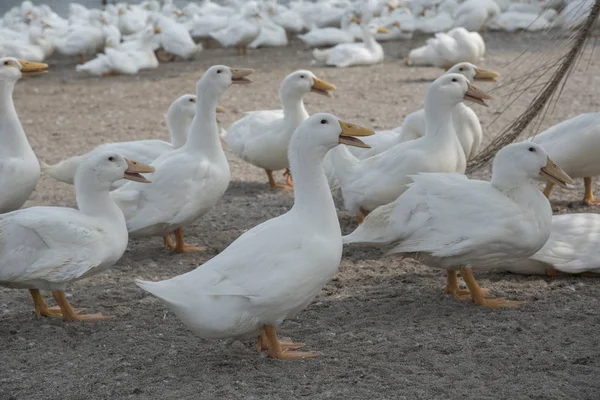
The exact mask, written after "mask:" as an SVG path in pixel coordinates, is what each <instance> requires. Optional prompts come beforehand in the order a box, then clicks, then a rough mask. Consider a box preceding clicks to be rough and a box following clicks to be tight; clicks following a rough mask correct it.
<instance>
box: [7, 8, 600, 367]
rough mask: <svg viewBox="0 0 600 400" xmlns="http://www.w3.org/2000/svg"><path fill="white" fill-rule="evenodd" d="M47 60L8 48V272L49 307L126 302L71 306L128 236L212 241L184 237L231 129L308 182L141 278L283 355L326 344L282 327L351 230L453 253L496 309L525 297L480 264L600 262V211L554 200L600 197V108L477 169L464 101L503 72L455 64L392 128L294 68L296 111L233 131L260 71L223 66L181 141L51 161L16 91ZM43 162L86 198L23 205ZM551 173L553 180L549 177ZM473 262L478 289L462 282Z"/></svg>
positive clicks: (585, 267) (191, 103) (173, 301)
mask: <svg viewBox="0 0 600 400" xmlns="http://www.w3.org/2000/svg"><path fill="white" fill-rule="evenodd" d="M205 4H206V3H205ZM371 26H372V25H371ZM366 32H368V30H366V31H365V33H366ZM328 57H329V56H328ZM46 71H47V65H46V64H43V63H38V62H28V61H22V60H20V59H16V58H12V57H4V58H0V96H1V101H0V140H1V141H2V147H1V148H0V187H1V188H2V191H1V192H0V213H2V214H0V285H2V286H5V287H10V288H16V289H28V290H29V291H30V293H31V297H32V299H33V303H34V307H35V313H36V314H37V315H38V316H44V317H58V318H62V319H64V320H65V321H97V320H103V319H106V318H110V317H108V316H105V315H102V314H85V313H83V309H80V308H73V307H72V306H71V304H70V303H69V301H68V300H67V298H66V296H65V294H64V290H65V288H66V287H67V286H68V285H69V284H70V283H71V282H74V281H76V280H80V279H83V278H86V277H89V276H91V275H94V274H97V273H100V272H102V271H104V270H106V269H107V268H110V267H111V266H113V265H114V264H115V263H117V261H118V260H119V259H120V258H121V257H122V255H123V253H124V252H125V250H126V247H127V244H128V238H129V237H146V236H158V237H162V238H163V244H164V246H165V247H166V248H170V249H172V250H173V251H174V252H177V253H183V252H191V251H198V250H201V247H198V246H194V245H191V244H188V243H186V242H185V240H184V232H183V229H184V228H185V227H187V226H189V225H191V224H193V223H194V222H195V221H197V220H198V219H199V218H201V217H202V216H203V215H204V214H206V213H207V212H209V211H210V210H211V209H212V208H213V207H214V206H215V205H216V204H217V203H218V202H219V200H220V199H221V198H222V197H223V195H224V193H225V191H226V190H227V187H228V185H229V182H230V179H231V173H230V169H229V164H228V161H227V158H226V156H225V153H224V150H223V145H224V144H226V145H227V146H228V147H229V149H230V150H231V151H232V152H233V153H234V154H235V155H236V156H238V157H240V158H241V159H243V160H245V161H247V162H249V163H251V164H253V165H255V166H257V167H259V168H261V169H264V170H265V172H266V174H267V177H268V181H269V184H270V186H271V187H272V188H280V189H293V191H294V197H295V201H294V206H293V207H292V208H291V210H289V211H288V212H287V213H285V214H283V215H281V216H279V217H276V218H273V219H271V220H269V221H266V222H264V223H262V224H260V225H258V226H256V227H254V228H253V229H251V230H249V231H247V232H246V233H244V234H243V235H241V236H240V237H239V238H237V239H236V240H234V241H233V242H232V243H231V244H230V245H229V246H228V247H227V248H226V249H224V250H223V251H222V252H221V253H219V255H217V256H215V257H214V258H212V259H211V260H209V261H208V262H206V263H204V264H203V265H200V266H199V267H197V268H196V269H195V270H193V271H191V272H189V273H186V274H183V275H180V276H176V277H174V278H172V279H169V280H165V281H161V282H149V281H140V280H138V281H136V284H137V285H138V286H139V287H141V288H142V289H144V290H145V291H147V292H149V293H151V294H152V295H154V296H156V297H158V298H159V299H161V300H162V301H163V302H164V303H165V305H166V306H167V307H168V308H169V309H170V310H171V311H172V312H174V313H175V314H176V315H177V316H178V317H179V318H180V319H181V320H182V321H183V322H184V323H185V324H186V325H187V326H188V327H189V328H190V329H191V330H193V331H194V332H195V333H196V334H197V335H199V336H200V337H203V338H213V339H215V338H227V337H248V336H252V335H254V336H255V337H256V338H257V341H258V348H259V350H260V351H266V352H267V355H268V356H269V357H272V358H278V359H295V358H306V357H315V356H316V353H312V352H302V351H298V350H299V348H300V347H301V345H300V344H297V343H294V342H292V341H289V340H279V339H278V337H277V326H278V325H280V324H281V323H282V321H284V320H285V319H287V318H291V317H293V316H294V315H296V314H298V313H299V312H301V311H302V310H303V309H304V308H306V307H307V306H308V305H309V304H310V303H311V302H312V300H313V299H314V298H315V296H316V295H317V294H318V293H319V291H320V290H321V289H322V287H323V286H324V285H325V284H326V283H327V282H328V281H329V280H330V279H331V278H332V277H333V276H334V274H335V273H336V272H337V269H338V266H339V264H340V261H341V257H342V246H343V244H352V243H356V244H366V245H371V246H377V247H380V248H383V249H387V250H388V253H400V254H402V255H403V256H407V257H413V258H415V259H416V260H418V261H419V262H421V263H422V264H424V265H426V266H429V267H434V268H439V269H445V270H446V271H447V281H446V287H445V292H446V293H448V294H450V295H452V296H453V297H454V298H456V299H458V300H472V301H473V302H474V303H475V304H478V305H481V306H485V307H490V308H498V307H514V306H517V305H519V304H520V302H517V301H509V300H505V299H502V298H493V297H492V296H491V295H490V294H489V291H487V290H486V289H482V288H480V287H479V285H478V284H477V281H476V280H475V278H474V275H473V269H504V270H511V271H513V272H517V273H526V274H531V273H534V274H548V275H554V274H560V273H582V272H600V262H599V261H598V260H600V257H598V256H600V250H599V249H600V246H599V244H600V236H599V235H600V216H599V215H597V214H566V215H558V216H553V215H552V208H551V205H550V202H549V201H548V199H547V197H548V196H549V195H550V191H551V189H552V186H553V185H555V184H556V185H559V186H562V187H568V186H569V185H570V184H572V183H573V182H572V178H580V177H582V178H584V182H585V196H584V202H585V203H587V204H597V201H596V200H595V199H594V196H593V192H592V177H594V176H597V175H600V159H599V158H598V157H597V149H598V148H600V113H593V114H583V115H580V116H577V117H575V118H572V119H570V120H568V121H564V122H562V123H560V124H558V125H556V126H554V127H552V128H550V129H548V130H547V131H545V132H543V133H542V134H540V135H537V136H535V137H534V138H532V139H530V140H527V141H523V142H520V143H514V144H511V145H508V146H506V147H505V148H503V149H502V150H500V151H499V152H498V154H497V155H496V158H495V159H494V163H493V170H492V178H491V181H489V182H487V181H480V180H474V179H469V178H467V177H466V176H465V175H464V172H465V168H466V163H467V160H469V159H471V158H473V157H474V156H475V155H477V154H478V152H479V149H480V146H481V141H482V128H481V125H480V122H479V119H478V117H477V115H476V113H475V112H474V110H473V109H471V108H470V107H469V106H467V104H465V102H471V103H474V104H478V105H480V106H487V103H486V100H489V99H491V96H489V95H488V94H487V93H486V92H485V91H483V90H482V89H479V88H477V87H476V86H474V82H475V81H481V82H486V81H495V80H496V78H498V77H499V74H498V73H497V72H494V71H491V70H486V69H483V68H479V67H477V66H476V65H474V64H472V63H469V62H460V63H458V64H456V65H453V66H452V67H450V68H449V69H448V70H447V71H446V72H445V73H444V74H442V75H441V76H440V77H439V78H438V79H436V80H435V81H434V82H433V83H431V85H430V86H429V88H428V89H427V92H426V94H425V99H424V108H423V109H422V110H419V111H416V112H414V113H413V114H410V115H409V116H408V117H407V118H406V119H405V121H404V122H403V124H402V125H401V126H400V127H398V128H396V129H394V130H391V131H382V132H373V131H372V130H370V129H367V128H363V127H359V126H357V125H354V124H351V123H347V122H344V121H341V120H339V119H338V118H337V117H336V116H334V115H331V114H324V113H319V114H315V115H312V116H309V114H308V113H307V111H306V109H305V107H304V103H303V97H304V96H305V95H307V94H309V93H315V94H319V95H325V96H328V95H330V94H331V92H332V91H334V90H336V87H335V86H334V85H333V84H332V83H330V82H326V81H324V80H322V79H319V78H318V77H317V76H315V74H313V73H312V72H311V71H308V70H299V71H295V72H292V73H291V74H289V75H288V76H287V77H286V78H285V79H284V80H283V81H282V83H281V87H280V91H279V94H280V100H281V105H282V109H281V110H268V111H267V110H258V111H253V112H250V113H248V114H247V115H246V116H245V117H244V118H242V119H240V120H238V121H237V122H235V123H234V124H232V125H231V126H230V127H229V129H228V130H227V131H223V132H221V131H220V128H219V126H218V121H217V112H218V111H219V106H218V103H219V100H220V98H221V97H222V95H223V94H224V93H225V92H226V91H227V89H228V88H229V87H230V86H232V85H234V84H249V83H251V80H250V79H249V78H248V77H249V75H251V74H252V73H253V72H254V71H253V70H250V69H240V68H231V67H228V66H224V65H215V66H213V67H211V68H209V69H208V70H207V71H206V72H205V73H204V74H203V76H202V77H201V78H200V79H199V80H198V82H197V84H196V88H195V95H191V94H187V95H184V96H181V97H180V98H178V99H176V100H175V101H174V102H173V103H172V105H171V106H170V107H169V109H168V112H167V126H168V128H169V133H170V135H171V142H170V143H169V142H164V141H160V140H141V141H134V142H118V143H106V144H103V145H101V146H99V147H98V148H96V149H94V150H93V151H91V152H89V153H87V154H83V155H75V156H73V157H71V158H69V159H66V160H63V161H62V162H60V163H58V164H56V165H46V164H44V163H43V162H42V163H41V166H40V162H39V161H38V159H37V157H36V155H35V154H34V152H33V150H32V148H31V146H30V145H29V142H28V140H27V137H26V135H25V132H24V131H23V128H22V125H21V123H20V121H19V117H18V115H17V112H16V110H15V107H14V104H13V98H12V94H13V89H14V86H15V84H16V83H17V81H18V80H19V79H20V78H21V77H22V76H23V75H39V74H42V73H44V72H46ZM359 137H360V139H359ZM555 162H556V164H555ZM559 166H560V167H559ZM42 171H43V172H44V173H46V174H47V175H49V176H51V177H53V178H55V179H58V180H60V181H63V182H67V183H70V184H74V185H75V191H76V200H77V206H78V209H71V208H63V207H47V206H43V207H31V208H25V209H20V207H21V206H22V205H23V203H24V202H25V201H26V200H27V199H28V198H29V196H30V195H31V193H32V192H33V190H34V189H35V187H36V184H37V182H38V180H39V178H40V174H41V172H42ZM276 171H285V172H284V176H285V177H286V178H287V179H286V182H285V183H278V182H277V181H276V179H275V177H274V175H273V174H274V172H276ZM141 174H145V175H141ZM536 180H542V181H544V180H545V181H547V186H546V190H545V193H542V192H541V191H540V190H539V189H538V188H537V186H536V185H535V184H534V181H536ZM338 191H339V192H340V193H341V197H342V199H343V205H344V208H345V209H346V210H347V211H348V212H350V213H351V214H352V215H354V216H356V217H357V219H358V221H359V225H358V227H357V229H356V230H355V231H354V232H352V233H351V234H349V235H347V236H342V234H341V229H340V224H339V220H338V215H337V211H336V206H335V203H334V200H333V195H332V192H334V193H337V192H338ZM544 194H545V195H544ZM172 235H174V239H173V238H172ZM273 243H276V244H277V245H276V246H274V245H273ZM458 272H460V276H461V277H462V279H463V280H464V282H465V284H466V286H467V289H461V288H460V286H459V280H458ZM40 290H47V291H51V292H52V296H53V298H54V300H55V302H56V304H57V306H56V307H49V306H48V305H47V303H46V302H45V300H44V298H43V297H42V294H41V292H40Z"/></svg>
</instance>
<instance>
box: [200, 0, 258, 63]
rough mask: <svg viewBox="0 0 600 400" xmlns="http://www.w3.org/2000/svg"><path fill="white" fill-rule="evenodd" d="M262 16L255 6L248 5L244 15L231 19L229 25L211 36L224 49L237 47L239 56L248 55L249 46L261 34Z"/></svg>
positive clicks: (243, 12)
mask: <svg viewBox="0 0 600 400" xmlns="http://www.w3.org/2000/svg"><path fill="white" fill-rule="evenodd" d="M260 19H262V16H261V15H260V13H259V12H258V8H257V7H256V5H255V4H253V3H250V4H249V5H247V6H246V7H245V8H244V9H243V11H242V13H241V14H240V15H239V16H237V17H234V18H230V22H229V25H227V26H226V27H225V28H223V29H220V30H218V31H216V32H211V33H210V34H209V35H210V37H212V38H213V39H215V40H216V41H217V42H219V43H220V44H221V46H223V47H234V46H235V47H236V48H237V49H238V54H239V55H248V45H249V44H250V43H252V42H253V41H254V39H256V38H257V37H258V35H259V34H260V24H259V20H260Z"/></svg>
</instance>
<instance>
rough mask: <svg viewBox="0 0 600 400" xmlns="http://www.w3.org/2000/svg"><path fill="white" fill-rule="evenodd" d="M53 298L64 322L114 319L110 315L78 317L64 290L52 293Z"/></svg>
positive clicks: (98, 314) (100, 314) (99, 314)
mask: <svg viewBox="0 0 600 400" xmlns="http://www.w3.org/2000/svg"><path fill="white" fill-rule="evenodd" d="M52 297H54V300H55V301H56V303H57V304H58V306H59V307H60V310H61V311H62V317H63V321H102V320H104V319H109V318H112V317H111V316H110V315H102V313H97V314H84V315H78V313H77V311H76V309H74V308H73V307H71V304H69V301H68V300H67V296H65V292H63V291H62V290H56V291H54V292H52Z"/></svg>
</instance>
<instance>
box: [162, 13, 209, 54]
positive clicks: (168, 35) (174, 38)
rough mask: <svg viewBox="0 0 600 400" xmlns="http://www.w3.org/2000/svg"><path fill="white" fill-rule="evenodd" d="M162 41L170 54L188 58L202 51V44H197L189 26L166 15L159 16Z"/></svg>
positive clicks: (163, 46)
mask: <svg viewBox="0 0 600 400" xmlns="http://www.w3.org/2000/svg"><path fill="white" fill-rule="evenodd" d="M157 25H158V27H159V28H160V31H161V33H160V43H161V45H162V48H163V49H164V50H165V51H166V52H167V53H169V54H172V55H175V56H177V57H181V58H183V59H185V60H188V59H190V58H192V57H193V56H195V55H196V54H198V53H199V52H201V51H202V44H196V43H195V42H194V40H193V39H192V37H191V36H190V34H189V32H188V30H187V28H186V27H185V26H184V25H183V24H180V23H178V22H176V21H173V20H171V19H170V18H167V17H165V16H162V15H161V16H159V17H158V20H157Z"/></svg>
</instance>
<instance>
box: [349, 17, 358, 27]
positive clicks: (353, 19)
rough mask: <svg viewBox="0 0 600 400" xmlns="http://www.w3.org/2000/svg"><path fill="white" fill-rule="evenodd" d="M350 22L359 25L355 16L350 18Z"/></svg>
mask: <svg viewBox="0 0 600 400" xmlns="http://www.w3.org/2000/svg"><path fill="white" fill-rule="evenodd" d="M350 22H354V23H355V24H357V25H360V18H358V17H357V16H356V15H355V16H353V17H352V19H351V20H350Z"/></svg>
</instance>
